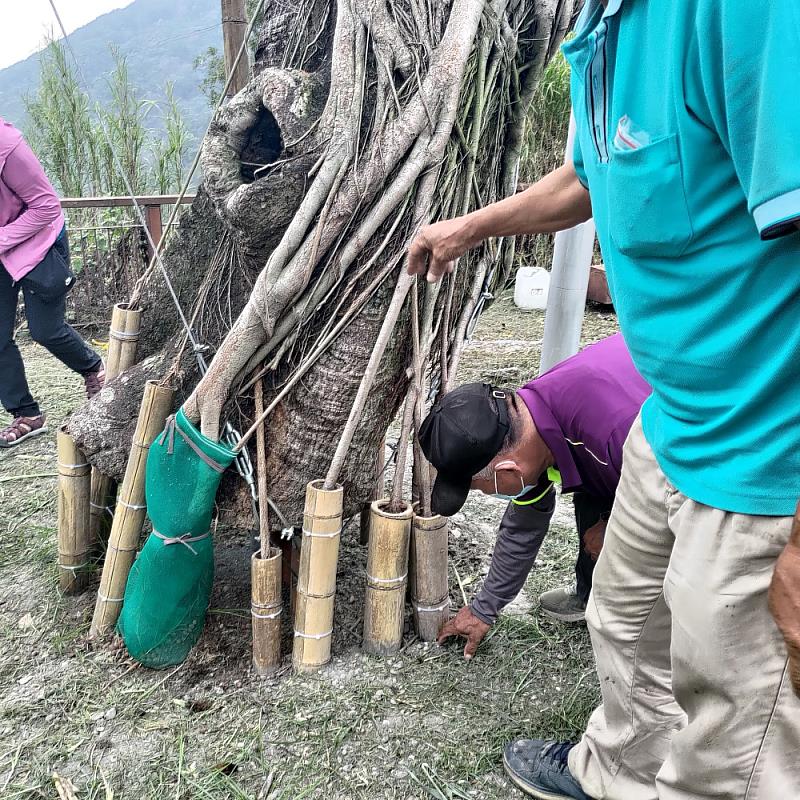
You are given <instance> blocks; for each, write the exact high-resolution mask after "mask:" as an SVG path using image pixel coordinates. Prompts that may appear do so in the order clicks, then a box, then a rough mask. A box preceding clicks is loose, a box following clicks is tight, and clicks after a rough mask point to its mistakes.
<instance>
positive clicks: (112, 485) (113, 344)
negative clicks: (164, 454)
mask: <svg viewBox="0 0 800 800" xmlns="http://www.w3.org/2000/svg"><path fill="white" fill-rule="evenodd" d="M141 325H142V312H141V310H140V309H136V308H130V307H129V305H128V304H127V303H117V304H116V305H115V306H114V308H113V310H112V311H111V327H110V328H109V331H108V356H107V357H106V365H105V366H106V383H108V381H111V380H113V379H114V378H116V377H117V376H118V375H120V374H121V373H123V372H125V370H126V369H129V368H130V367H132V366H133V364H134V363H135V361H136V348H137V346H138V343H139V332H140V330H141ZM116 494H117V487H116V482H115V481H114V479H113V478H111V477H109V476H108V475H104V474H103V473H102V472H100V471H99V470H97V469H92V496H91V506H90V508H91V520H90V522H91V524H90V531H91V535H92V542H93V543H95V544H96V543H98V542H104V541H105V540H106V539H107V538H108V535H109V532H110V529H111V524H112V519H113V507H114V500H115V498H116Z"/></svg>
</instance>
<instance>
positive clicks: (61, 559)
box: [56, 428, 92, 594]
mask: <svg viewBox="0 0 800 800" xmlns="http://www.w3.org/2000/svg"><path fill="white" fill-rule="evenodd" d="M56 438H57V442H58V444H57V448H58V581H59V584H60V586H61V591H62V592H64V593H65V594H72V593H75V592H79V591H81V590H82V589H83V588H85V586H86V582H87V580H88V571H87V568H88V566H89V558H90V556H91V549H92V540H91V536H90V533H89V495H90V492H91V468H90V467H89V463H88V462H87V461H86V456H84V455H83V453H82V452H81V451H80V450H79V449H78V447H77V446H76V444H75V440H74V439H73V438H72V437H71V436H70V435H69V434H68V433H67V432H66V430H65V429H64V428H61V429H60V430H59V431H58V434H57V437H56Z"/></svg>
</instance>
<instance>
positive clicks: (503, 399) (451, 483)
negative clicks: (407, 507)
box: [419, 383, 510, 517]
mask: <svg viewBox="0 0 800 800" xmlns="http://www.w3.org/2000/svg"><path fill="white" fill-rule="evenodd" d="M507 397H508V392H505V391H502V390H500V389H495V388H494V387H492V386H490V385H489V384H488V383H467V384H464V385H463V386H459V387H458V389H455V390H454V391H452V392H450V393H449V394H447V395H445V396H444V397H443V398H442V399H441V400H440V401H439V402H438V403H436V405H435V406H434V407H433V408H432V409H431V412H430V414H428V416H427V417H426V418H425V421H424V422H423V423H422V426H421V427H420V429H419V442H420V445H421V446H422V452H423V453H425V457H426V458H427V459H428V461H430V462H431V464H433V466H434V467H435V468H436V470H437V472H438V474H437V476H436V482H435V483H434V484H433V493H432V495H431V509H432V511H433V512H434V514H442V515H443V516H445V517H449V516H452V515H453V514H455V513H456V511H458V510H459V509H460V508H461V506H463V505H464V503H465V502H466V499H467V495H468V494H469V488H470V484H471V483H472V478H473V476H474V475H476V474H477V473H478V472H480V471H481V470H482V469H483V468H484V467H485V466H486V465H487V464H488V463H489V462H490V461H491V460H492V459H493V458H494V457H495V456H496V455H497V454H498V453H499V452H500V449H501V448H502V446H503V442H504V441H505V438H506V434H507V433H508V430H509V426H510V423H509V418H508V404H507Z"/></svg>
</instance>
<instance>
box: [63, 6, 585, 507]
mask: <svg viewBox="0 0 800 800" xmlns="http://www.w3.org/2000/svg"><path fill="white" fill-rule="evenodd" d="M578 5H579V0H536V2H533V0H338V1H334V0H298V2H297V4H296V5H295V7H294V8H291V9H289V8H286V7H283V8H282V10H279V11H277V12H274V13H272V14H271V15H270V16H269V18H268V20H267V21H266V22H265V24H264V25H263V27H262V30H261V31H260V38H259V45H258V48H257V52H256V64H255V70H254V72H255V74H254V77H253V78H252V80H251V81H250V82H249V84H248V85H247V87H246V88H245V89H244V90H243V91H242V92H240V93H239V94H238V95H237V96H236V97H235V98H234V99H233V100H232V101H231V102H230V103H229V104H228V105H227V106H226V107H225V108H224V109H223V110H222V111H221V112H220V113H219V114H218V115H217V117H216V119H215V120H214V123H213V125H212V128H211V130H210V132H209V135H208V137H207V138H206V140H205V142H204V143H203V157H202V166H203V170H204V184H203V188H202V190H201V192H200V194H199V197H198V199H197V200H196V201H195V203H194V206H193V207H192V210H191V211H190V212H189V213H188V214H187V215H186V217H185V218H184V220H183V221H182V223H181V227H180V230H179V232H178V233H177V235H176V236H175V237H174V238H173V240H172V242H171V244H170V245H169V247H168V249H167V252H166V257H165V262H166V265H167V269H168V270H169V272H170V275H171V277H172V279H173V282H174V283H175V288H176V291H177V293H178V296H179V298H180V300H181V302H182V303H183V304H184V305H185V307H186V308H187V309H189V310H190V311H191V313H192V314H194V315H196V316H195V319H194V326H195V328H196V331H197V334H198V338H199V339H200V341H202V342H203V343H204V344H207V345H208V346H209V347H210V348H212V349H214V350H216V356H215V358H214V360H213V362H212V364H211V368H210V370H209V372H208V374H207V375H206V376H205V378H203V379H202V380H201V381H200V383H199V385H197V387H196V389H195V391H193V392H191V394H189V396H188V397H187V396H186V394H187V391H190V390H191V387H192V386H194V384H195V383H196V382H197V379H198V377H199V376H198V374H197V371H196V368H195V366H194V363H193V358H192V356H191V353H190V352H188V351H187V350H186V349H183V350H182V351H181V345H182V344H183V337H182V335H181V332H180V328H179V325H178V323H177V320H176V315H175V313H174V311H173V308H172V307H171V305H170V303H171V301H170V298H169V295H168V293H167V291H166V288H165V286H164V284H163V281H162V280H161V279H160V278H159V277H158V276H157V275H156V276H154V277H153V278H152V280H150V281H149V282H148V283H147V285H146V286H145V287H144V292H143V296H142V298H141V302H142V304H143V306H144V307H145V308H146V316H145V320H146V321H145V331H146V333H145V336H144V337H143V340H142V343H141V348H140V353H141V358H142V360H141V362H140V364H139V365H138V366H137V367H135V368H133V369H132V370H130V371H129V372H128V373H126V374H124V375H123V376H121V377H120V378H119V379H117V380H116V381H114V382H113V383H112V384H111V385H110V386H109V387H108V388H107V389H106V390H104V392H102V393H101V394H100V395H99V396H98V398H96V399H95V400H94V401H93V402H92V403H91V404H90V406H87V407H85V408H84V409H82V410H80V411H79V412H78V413H77V414H76V415H75V416H74V417H73V418H72V420H71V423H70V429H71V431H72V433H73V434H74V435H75V436H76V438H77V439H78V441H79V443H80V444H81V445H82V446H83V448H84V449H85V451H86V452H87V455H88V456H89V458H90V460H91V461H92V462H93V463H95V464H96V465H98V466H99V467H100V468H101V469H103V470H104V471H107V472H109V473H110V474H112V475H115V476H119V475H120V474H121V473H122V471H123V468H124V463H125V460H126V457H127V456H126V448H125V447H124V445H123V443H124V442H128V441H129V440H130V436H129V435H128V429H130V428H131V425H132V419H133V417H134V416H135V408H136V405H137V404H138V399H139V398H140V396H141V387H142V386H143V383H144V380H146V379H147V378H150V377H159V378H160V377H162V376H163V375H164V374H165V373H167V372H170V376H171V378H172V379H173V380H174V381H175V382H176V383H177V385H178V386H179V389H180V390H181V392H182V394H181V395H180V396H181V397H182V399H183V400H185V406H184V407H185V409H186V411H187V414H189V416H190V418H193V419H195V420H199V422H200V425H201V427H202V429H203V431H204V433H206V434H207V435H209V436H212V437H214V438H216V436H217V435H218V433H219V428H220V420H221V419H222V418H224V417H226V416H228V415H230V416H231V417H232V418H233V419H234V422H235V423H236V424H238V425H239V426H240V427H241V426H245V427H246V426H247V424H248V420H249V419H250V418H251V416H252V403H251V398H250V397H249V396H248V391H249V390H247V391H244V392H240V388H241V387H242V385H243V384H246V383H247V382H248V379H249V377H250V376H251V375H252V374H253V372H254V371H255V370H258V369H260V368H262V367H263V366H266V367H267V376H266V382H267V385H268V386H269V392H270V396H272V397H274V396H275V395H276V394H277V393H278V392H279V391H280V390H281V388H282V386H283V385H284V384H285V383H286V381H287V380H289V379H290V377H291V376H292V375H293V374H295V373H296V371H297V370H298V368H300V367H301V366H303V365H304V362H305V360H306V358H307V357H308V354H309V353H310V352H311V351H312V350H313V349H314V347H315V345H316V344H317V343H319V342H320V341H321V340H322V339H323V337H324V336H325V334H326V333H328V332H329V331H330V330H331V328H332V327H333V326H334V325H335V324H336V323H337V321H339V320H341V319H342V318H343V316H345V315H347V314H348V313H349V311H350V310H352V308H353V305H354V304H356V307H357V308H359V309H360V312H359V313H358V314H357V315H355V317H354V320H353V321H352V323H350V324H349V326H348V327H346V328H345V329H344V330H343V331H342V333H341V334H340V335H339V336H338V337H337V338H335V339H334V340H333V341H332V343H331V344H330V346H329V347H328V348H327V349H326V350H325V351H324V353H323V354H322V355H321V357H320V358H319V359H318V360H317V361H316V362H315V363H314V364H313V366H311V367H310V368H309V369H308V370H307V372H305V374H304V376H303V378H302V380H300V381H299V382H298V383H297V384H296V386H294V388H293V389H292V390H291V391H290V392H289V393H288V394H287V395H286V397H285V398H284V399H283V400H282V401H281V402H280V404H279V405H278V407H277V408H276V410H275V412H274V413H273V414H272V416H271V417H270V419H269V422H268V426H267V433H266V437H267V445H268V451H269V484H270V494H271V496H272V498H273V499H274V500H275V502H276V503H277V504H278V505H279V507H280V508H281V509H282V510H283V512H284V514H285V515H286V517H287V519H289V520H290V521H292V522H293V523H297V522H299V520H300V516H301V504H302V498H303V487H304V485H305V483H306V482H307V481H308V480H310V479H313V478H319V477H324V475H325V474H326V473H327V471H328V466H329V464H330V462H331V458H332V455H333V452H334V450H335V448H336V445H337V442H338V440H339V438H340V435H341V432H342V429H343V427H344V425H345V421H346V420H347V417H348V415H349V413H350V409H351V406H352V404H353V399H354V397H355V394H356V391H357V389H358V386H359V383H360V380H361V376H362V375H363V373H364V370H365V367H366V364H367V361H368V360H369V357H370V354H371V352H372V349H373V344H374V341H375V338H376V336H377V333H378V330H379V328H380V326H381V323H382V321H383V318H384V316H385V314H386V311H387V308H388V306H389V302H390V299H391V296H392V294H393V290H394V287H395V284H396V283H397V280H398V275H399V272H400V270H401V269H402V266H403V259H402V254H403V253H404V250H405V248H406V246H407V244H408V241H409V239H410V237H411V236H412V235H413V234H414V232H415V231H416V230H417V229H418V228H419V227H420V225H422V224H424V223H426V222H428V221H431V220H432V219H436V218H443V217H447V216H453V215H455V214H460V213H464V212H466V211H469V210H472V209H474V208H476V207H477V206H478V205H479V204H485V203H488V202H492V201H494V200H496V199H498V198H499V197H502V196H505V195H507V194H509V193H511V192H513V190H514V187H515V185H516V181H517V172H518V165H519V157H520V152H521V142H522V131H523V126H524V121H525V117H526V114H527V111H528V107H529V105H530V100H531V97H532V95H533V92H534V90H535V87H536V85H537V82H538V80H539V76H540V75H541V71H542V69H543V67H544V65H545V64H546V62H547V59H548V58H549V57H550V56H551V55H552V53H553V52H554V50H555V48H556V47H557V46H558V44H559V43H560V41H561V39H562V38H563V35H564V33H565V32H566V30H567V29H568V26H569V24H570V22H571V20H572V18H573V15H574V13H575V11H576V6H578ZM512 255H513V251H512V250H511V246H510V244H509V243H507V242H506V243H500V244H499V245H498V244H497V243H495V244H493V245H491V246H489V247H486V248H484V249H483V250H481V251H478V252H476V253H474V254H472V255H470V256H469V257H466V258H464V259H462V260H461V263H460V264H459V266H458V268H457V270H456V273H455V274H454V275H453V276H451V278H449V279H448V281H446V282H445V284H444V286H443V287H442V288H441V290H440V289H439V288H438V287H430V286H426V287H424V288H422V287H421V290H420V292H419V295H418V296H419V303H420V306H419V318H420V320H421V321H420V328H421V336H422V344H421V350H422V352H423V355H425V356H430V363H431V364H432V367H431V369H430V370H429V371H428V379H429V380H431V381H433V382H434V383H436V382H440V381H441V379H442V378H443V377H445V376H444V375H443V374H442V370H444V371H445V372H447V371H448V369H449V368H448V364H449V365H451V367H454V366H455V362H457V355H458V351H459V347H460V340H461V339H462V338H463V329H464V326H465V324H466V320H467V317H468V316H469V314H470V313H471V310H472V308H473V306H474V303H475V300H476V298H477V296H478V295H479V293H480V291H481V289H482V287H483V284H484V278H485V276H486V274H487V272H488V274H489V288H491V287H493V286H497V285H501V284H502V283H503V282H504V281H505V279H506V277H507V274H508V271H509V270H510V268H511V259H512ZM367 289H370V292H369V297H368V299H367V300H366V301H365V302H364V303H363V304H361V303H360V302H359V303H356V301H357V300H359V298H363V297H364V294H365V292H366V290H367ZM409 303H410V301H409V302H407V303H406V305H405V307H404V310H403V313H402V314H401V316H400V319H399V321H398V324H397V327H396V330H395V335H394V336H393V337H392V339H391V341H390V344H389V347H388V348H387V351H386V353H385V355H384V357H383V360H382V362H381V368H380V371H379V374H378V378H377V381H376V384H375V386H374V387H373V390H372V392H371V394H370V398H369V401H368V404H367V407H366V409H365V411H364V414H363V415H362V417H361V422H360V425H359V427H358V429H357V432H356V435H355V439H354V441H353V444H352V447H351V448H350V451H349V457H348V459H347V460H346V462H345V465H344V469H343V471H342V474H341V475H340V480H341V482H342V483H343V484H344V486H345V496H346V506H347V508H346V511H347V513H352V512H353V511H354V510H356V509H357V508H359V507H360V505H361V503H363V502H364V501H365V500H366V499H367V498H368V496H369V494H370V492H371V488H372V487H371V481H372V478H373V476H372V471H373V464H374V454H375V452H376V448H377V447H378V444H379V442H380V441H381V440H382V438H383V436H384V434H385V431H386V428H387V427H388V425H389V423H390V422H391V420H392V419H393V417H394V415H395V414H396V412H397V410H398V408H399V406H400V404H401V402H402V400H403V397H404V396H405V395H406V392H407V390H408V385H409V376H410V375H411V372H412V371H411V369H410V368H411V367H412V363H411V361H412V357H411V336H410V327H409V321H410V318H411V314H410V306H409ZM179 351H181V352H179ZM270 396H268V397H267V402H269V400H270Z"/></svg>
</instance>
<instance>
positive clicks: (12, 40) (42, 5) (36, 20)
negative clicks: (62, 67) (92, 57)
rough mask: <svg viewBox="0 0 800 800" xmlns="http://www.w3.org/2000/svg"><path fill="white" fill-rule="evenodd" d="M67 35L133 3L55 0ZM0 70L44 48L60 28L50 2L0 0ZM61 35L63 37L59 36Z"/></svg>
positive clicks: (42, 0) (123, 1)
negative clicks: (109, 12)
mask: <svg viewBox="0 0 800 800" xmlns="http://www.w3.org/2000/svg"><path fill="white" fill-rule="evenodd" d="M54 2H55V4H56V8H57V9H58V13H59V14H60V15H61V19H62V20H63V22H64V26H65V27H66V29H67V33H72V31H74V30H75V28H80V27H81V26H82V25H85V24H86V23H87V22H91V21H92V20H93V19H94V18H95V17H99V16H100V15H101V14H105V13H106V12H107V11H112V10H113V9H115V8H124V7H125V6H129V5H130V4H131V3H132V2H133V0H54ZM0 3H2V6H3V8H2V11H0V17H2V20H0V69H2V68H3V67H7V66H9V64H14V63H16V62H17V61H21V60H22V59H23V58H26V57H27V56H29V55H30V54H31V53H35V52H36V51H37V50H39V49H40V47H41V45H42V41H43V39H44V38H45V36H46V35H47V33H48V32H50V31H54V30H55V29H56V27H57V23H56V20H55V17H54V16H53V10H52V8H51V6H50V1H49V0H0ZM59 36H60V34H59Z"/></svg>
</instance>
